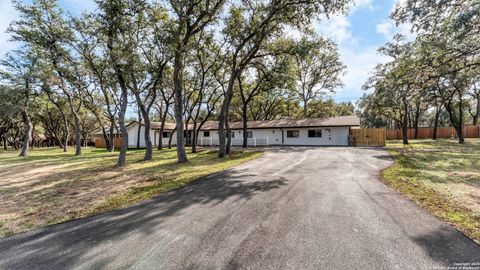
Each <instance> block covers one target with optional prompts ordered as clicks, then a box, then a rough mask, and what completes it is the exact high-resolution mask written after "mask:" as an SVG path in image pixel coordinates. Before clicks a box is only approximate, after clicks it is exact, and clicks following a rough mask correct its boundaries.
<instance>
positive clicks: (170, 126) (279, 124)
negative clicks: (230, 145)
mask: <svg viewBox="0 0 480 270" xmlns="http://www.w3.org/2000/svg"><path fill="white" fill-rule="evenodd" d="M133 123H134V122H131V123H129V124H128V125H127V126H129V125H130V124H133ZM160 125H161V122H151V128H152V129H155V130H159V129H160ZM229 125H230V128H231V129H242V127H243V122H231V123H230V124H229ZM356 126H360V119H359V118H358V117H357V116H356V115H350V116H337V117H325V118H305V119H298V120H265V121H248V128H249V129H262V128H300V127H356ZM174 129H175V123H165V126H164V130H174ZM188 129H193V125H192V124H189V125H188ZM216 129H218V121H207V122H205V124H203V126H202V130H216ZM99 134H100V133H99Z"/></svg>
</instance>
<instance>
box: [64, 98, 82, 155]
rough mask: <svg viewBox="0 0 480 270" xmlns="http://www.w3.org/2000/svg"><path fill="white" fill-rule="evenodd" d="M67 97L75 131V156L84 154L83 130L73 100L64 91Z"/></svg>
mask: <svg viewBox="0 0 480 270" xmlns="http://www.w3.org/2000/svg"><path fill="white" fill-rule="evenodd" d="M64 92H65V94H66V95H67V99H68V104H69V106H70V112H71V113H72V116H73V126H74V129H75V156H79V155H81V154H82V129H81V128H80V120H79V118H78V113H77V111H76V110H75V104H74V103H73V98H72V97H71V95H70V94H68V93H67V92H66V91H64Z"/></svg>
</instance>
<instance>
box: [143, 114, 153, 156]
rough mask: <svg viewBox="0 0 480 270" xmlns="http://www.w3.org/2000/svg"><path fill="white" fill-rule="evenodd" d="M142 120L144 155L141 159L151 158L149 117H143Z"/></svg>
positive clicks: (151, 145)
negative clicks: (143, 126)
mask: <svg viewBox="0 0 480 270" xmlns="http://www.w3.org/2000/svg"><path fill="white" fill-rule="evenodd" d="M143 119H144V122H145V134H144V136H145V147H146V149H145V156H144V157H143V160H152V156H153V144H152V139H151V138H150V117H148V115H147V117H146V118H145V117H143Z"/></svg>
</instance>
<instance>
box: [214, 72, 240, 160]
mask: <svg viewBox="0 0 480 270" xmlns="http://www.w3.org/2000/svg"><path fill="white" fill-rule="evenodd" d="M232 70H233V69H232ZM235 77H237V74H234V73H232V75H231V77H230V79H229V81H228V86H227V90H226V91H225V98H224V100H223V104H222V108H221V110H220V115H219V116H218V144H219V149H218V157H219V158H223V157H225V155H226V154H228V151H229V150H228V151H227V144H226V132H225V126H227V125H228V123H227V121H228V111H229V109H230V102H231V101H232V96H233V85H234V82H235ZM228 148H230V147H228Z"/></svg>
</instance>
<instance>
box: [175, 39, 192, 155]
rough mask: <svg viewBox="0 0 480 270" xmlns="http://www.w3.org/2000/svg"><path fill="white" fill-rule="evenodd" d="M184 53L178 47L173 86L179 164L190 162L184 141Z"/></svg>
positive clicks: (179, 46)
mask: <svg viewBox="0 0 480 270" xmlns="http://www.w3.org/2000/svg"><path fill="white" fill-rule="evenodd" d="M183 51H184V48H183V46H181V45H178V46H177V48H176V50H175V56H174V58H175V59H174V67H173V85H174V96H175V104H174V108H175V122H176V132H177V159H178V163H185V162H188V159H187V153H186V151H185V142H184V141H183V137H184V136H183V89H182V83H183Z"/></svg>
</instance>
